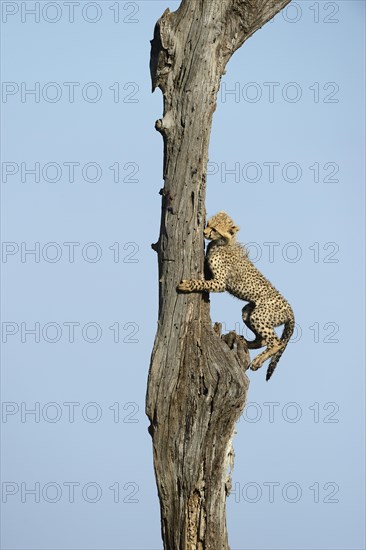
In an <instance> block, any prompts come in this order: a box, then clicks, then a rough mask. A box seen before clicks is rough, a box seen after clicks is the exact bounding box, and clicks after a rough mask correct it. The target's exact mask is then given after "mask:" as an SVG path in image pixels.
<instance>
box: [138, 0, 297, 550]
mask: <svg viewBox="0 0 366 550" xmlns="http://www.w3.org/2000/svg"><path fill="white" fill-rule="evenodd" d="M289 1H290V0H183V1H182V3H181V5H180V7H179V8H178V10H177V11H176V12H174V13H170V11H169V10H166V11H165V12H164V14H163V15H162V17H161V18H160V19H159V21H158V22H157V24H156V27H155V31H154V39H153V41H152V48H151V62H150V68H151V76H152V84H153V90H154V89H155V88H156V87H159V88H160V89H161V90H162V92H163V95H164V115H163V118H162V119H161V120H158V121H157V122H156V128H157V130H159V131H160V132H161V134H162V136H163V140H164V174H163V176H164V188H163V189H162V190H161V194H162V214H161V227H160V236H159V240H158V242H157V243H156V244H155V245H153V248H154V250H156V251H157V252H158V263H159V320H158V330H157V334H156V338H155V343H154V348H153V351H152V357H151V365H150V372H149V380H148V390H147V396H146V413H147V415H148V417H149V419H150V423H151V424H150V428H149V431H150V434H151V436H152V440H153V452H154V468H155V476H156V482H157V487H158V495H159V501H160V509H161V528H162V537H163V541H164V548H165V549H166V550H196V549H199V550H203V549H205V550H208V549H210V550H227V549H228V541H227V529H226V515H225V503H226V495H227V493H228V491H229V489H230V481H231V476H230V470H231V467H232V463H233V450H232V437H233V433H234V427H235V422H236V420H237V419H238V417H239V416H240V414H241V412H242V410H243V408H244V404H245V399H246V393H247V388H248V378H247V376H246V375H245V369H246V367H247V365H248V362H249V356H248V352H247V350H246V349H245V347H244V346H243V344H242V341H241V340H240V339H238V337H237V336H236V335H235V333H234V334H232V333H231V335H230V334H229V335H227V336H225V339H222V338H220V337H219V335H218V334H217V330H213V328H212V323H211V319H210V311H209V299H208V296H207V295H205V294H203V295H200V294H189V295H187V294H178V293H177V292H176V286H177V284H178V283H179V282H180V280H181V279H189V278H197V276H198V277H199V276H202V274H203V269H204V243H203V228H204V223H205V215H206V212H205V192H206V166H207V160H208V144H209V138H210V131H211V124H212V115H213V112H214V111H215V108H216V96H217V91H218V89H219V85H220V79H221V76H222V74H223V73H224V70H225V66H226V64H227V62H228V60H229V59H230V57H231V55H232V54H233V53H234V52H235V50H236V49H238V48H239V47H240V46H241V45H242V44H243V43H244V41H245V40H246V39H247V38H249V37H250V36H251V35H252V34H253V33H254V32H255V31H256V30H258V29H259V28H260V27H261V26H262V25H264V24H265V23H266V22H267V21H269V20H270V19H271V18H272V17H273V16H274V15H275V14H276V13H277V12H278V11H279V10H280V9H282V8H283V7H284V6H285V5H286V4H288V3H289ZM243 124H244V121H243ZM243 135H245V134H244V133H243ZM219 209H220V205H218V210H219ZM239 310H240V306H239ZM239 310H238V318H240V311H239Z"/></svg>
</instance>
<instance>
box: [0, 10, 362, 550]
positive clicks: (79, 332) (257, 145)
mask: <svg viewBox="0 0 366 550" xmlns="http://www.w3.org/2000/svg"><path fill="white" fill-rule="evenodd" d="M177 5H178V3H177V2H172V1H167V0H165V1H159V2H158V1H143V2H127V1H126V2H122V1H121V2H112V1H103V2H85V1H82V2H80V3H79V4H77V3H75V4H73V5H70V3H66V2H44V1H41V2H39V3H35V2H5V1H3V2H1V7H2V17H3V22H2V80H3V95H2V105H1V106H2V114H3V122H2V132H3V137H4V138H5V140H3V141H2V163H3V164H2V170H3V171H2V198H3V201H2V204H3V211H2V239H3V254H2V273H3V276H2V279H3V286H4V288H5V289H6V290H4V292H3V296H2V322H3V325H2V329H3V331H2V338H3V353H2V358H3V367H2V399H3V415H2V424H1V427H2V471H1V473H2V482H3V485H2V493H3V497H2V498H3V504H2V519H3V525H2V545H3V548H5V549H8V550H16V549H23V550H30V549H32V550H41V549H44V550H46V549H48V550H56V549H68V550H71V549H72V550H81V549H85V550H86V549H88V550H89V549H90V550H95V549H107V548H108V549H111V550H112V549H113V550H114V549H124V550H138V549H139V550H155V549H160V548H161V547H162V543H161V538H160V523H159V504H158V499H157V495H156V488H155V480H154V475H153V467H152V452H151V441H150V437H149V435H148V433H147V426H148V422H147V419H146V417H145V415H144V399H145V389H146V379H147V373H148V366H149V358H150V352H151V348H152V344H153V339H154V336H155V330H156V319H157V265H156V255H155V253H154V252H153V251H152V250H151V248H150V244H151V243H152V242H155V241H156V239H157V237H158V232H159V220H160V196H159V194H158V191H159V189H160V188H161V186H162V140H161V137H160V135H159V134H158V133H157V132H156V131H155V130H154V122H155V120H156V119H157V118H159V117H160V116H161V113H162V96H161V93H160V91H159V90H158V91H157V92H156V93H155V94H154V95H151V92H150V75H149V50H150V44H149V40H150V39H151V37H152V32H153V28H154V24H155V22H156V20H157V19H158V18H159V17H160V15H161V14H162V13H163V11H164V9H165V8H166V7H167V6H169V7H170V8H171V10H174V9H175V8H176V7H177ZM32 9H33V10H34V9H35V10H36V11H35V12H34V13H33V14H32V13H30V12H29V10H32ZM37 10H38V11H37ZM36 19H37V21H38V22H37V21H36ZM32 89H33V90H34V92H33V93H31V92H30V91H31V90H32ZM363 96H364V3H363V2H362V1H352V0H349V1H347V2H345V1H337V2H323V1H321V2H317V1H315V2H312V1H311V2H310V1H299V2H295V3H293V4H292V5H290V7H289V8H288V9H287V10H286V12H284V14H283V15H282V14H280V15H278V16H277V17H276V18H275V19H274V21H273V22H271V23H268V24H267V25H266V26H265V27H263V28H262V29H261V30H260V31H258V32H257V33H256V34H255V35H254V36H253V37H252V38H251V39H250V40H249V41H248V42H247V43H246V44H245V45H244V46H243V47H242V48H241V50H239V51H238V52H236V54H235V55H234V57H233V58H232V60H231V61H230V63H229V65H228V67H227V74H226V75H225V77H224V78H223V87H222V91H221V93H220V95H219V100H218V105H217V111H216V113H215V115H214V123H213V130H212V139H211V145H210V165H209V170H210V176H209V177H208V190H207V211H208V214H210V215H211V214H214V213H215V212H217V211H218V210H223V209H224V210H226V211H227V212H228V213H229V214H230V215H231V216H232V217H233V219H234V220H235V222H236V223H237V224H238V225H239V226H240V227H241V231H240V233H239V239H240V240H241V241H242V242H244V243H249V249H250V251H251V254H252V258H253V260H255V261H256V265H257V266H258V267H259V268H260V269H261V270H262V271H263V273H264V274H265V275H266V276H267V277H268V278H269V279H270V280H271V281H272V282H273V284H275V286H276V287H277V288H278V289H279V290H280V291H281V292H282V293H283V294H284V295H285V296H286V298H287V299H288V300H289V301H290V303H291V304H292V306H293V309H294V311H295V315H296V322H297V329H296V333H295V335H294V341H293V342H292V343H291V344H289V347H288V349H287V350H286V352H285V354H284V355H283V357H282V359H281V361H280V363H279V365H278V367H277V370H276V372H275V374H274V376H273V377H272V379H271V381H270V383H266V382H265V369H261V370H260V371H258V372H256V373H250V374H249V376H250V380H251V385H250V390H249V404H248V406H247V409H246V412H245V415H244V418H242V419H241V421H240V422H239V423H238V427H237V435H236V437H235V440H234V445H235V453H236V459H235V469H234V475H233V488H234V490H235V492H234V494H232V495H231V496H230V498H229V499H228V501H227V503H228V504H227V508H228V527H229V539H230V544H231V548H232V549H233V550H245V549H250V550H277V549H292V550H346V549H347V550H361V549H363V548H365V540H364V532H363V518H364V501H363V488H364V466H363V464H364V420H363V419H364V391H365V383H364V382H365V365H364V356H363V351H364V344H363V342H364V334H365V327H364V291H363V278H364V271H363V254H364V161H363V157H364V148H365V141H364V115H365V113H364V106H363ZM32 169H33V173H32ZM22 243H23V244H22ZM65 243H66V244H65ZM32 249H33V250H34V253H33V254H32V253H29V251H30V250H32ZM27 251H28V253H27ZM211 303H212V319H213V321H216V320H217V321H222V322H225V323H226V326H227V328H228V329H231V328H237V330H241V331H242V330H243V327H242V324H241V307H242V304H241V303H239V302H238V301H237V300H235V299H233V298H232V297H231V296H229V295H226V294H225V295H214V296H212V299H211ZM32 329H33V333H31V332H29V331H32ZM31 409H33V410H34V411H35V413H33V414H32V413H27V411H29V410H31ZM32 490H33V493H32V492H31V491H32Z"/></svg>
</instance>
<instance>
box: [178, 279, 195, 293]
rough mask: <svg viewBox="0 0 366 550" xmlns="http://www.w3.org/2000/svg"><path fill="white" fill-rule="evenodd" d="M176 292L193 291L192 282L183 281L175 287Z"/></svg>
mask: <svg viewBox="0 0 366 550" xmlns="http://www.w3.org/2000/svg"><path fill="white" fill-rule="evenodd" d="M177 290H179V291H180V292H192V290H193V281H189V280H187V279H183V281H181V282H180V283H179V285H178V286H177Z"/></svg>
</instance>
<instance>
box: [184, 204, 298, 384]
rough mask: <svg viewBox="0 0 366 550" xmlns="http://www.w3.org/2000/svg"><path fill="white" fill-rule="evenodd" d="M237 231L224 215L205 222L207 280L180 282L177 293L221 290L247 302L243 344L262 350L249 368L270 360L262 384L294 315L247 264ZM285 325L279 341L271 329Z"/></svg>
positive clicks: (290, 330) (285, 341)
mask: <svg viewBox="0 0 366 550" xmlns="http://www.w3.org/2000/svg"><path fill="white" fill-rule="evenodd" d="M238 231H239V227H238V226H237V225H235V224H234V222H233V221H232V219H231V218H230V217H229V216H228V215H227V214H226V213H225V212H219V213H218V214H216V215H215V216H213V217H212V218H210V219H209V220H208V222H207V226H206V228H205V229H204V236H205V238H206V239H208V240H210V241H211V242H210V243H209V245H208V247H207V254H206V260H207V264H208V267H209V268H210V271H211V274H212V279H210V280H183V281H181V283H180V284H179V285H178V287H177V289H178V290H179V291H181V292H224V291H225V290H226V291H227V292H229V293H230V294H232V295H233V296H236V297H237V298H240V299H241V300H245V301H246V302H249V303H248V304H247V305H246V306H244V307H243V309H242V318H243V321H244V323H245V324H246V326H247V327H248V328H249V329H250V330H251V331H252V332H253V333H254V334H255V339H254V340H252V341H247V344H248V348H249V349H258V348H262V347H264V346H266V348H267V349H266V350H265V351H262V353H260V354H259V355H258V356H257V357H256V358H255V359H254V360H253V361H252V362H251V364H250V368H251V369H252V370H257V369H259V368H260V367H261V366H262V365H263V363H264V362H265V361H266V360H267V359H269V358H271V361H270V363H269V367H268V369H267V376H266V380H269V379H270V377H271V376H272V374H273V371H274V369H275V368H276V365H277V363H278V361H279V359H280V357H281V355H282V354H283V352H284V350H285V348H286V346H287V344H288V342H289V340H290V338H291V335H292V333H293V331H294V324H295V320H294V314H293V312H292V309H291V306H290V305H289V303H288V302H287V301H286V300H285V298H283V297H282V296H281V294H280V293H279V292H278V290H276V289H275V287H274V286H273V285H272V284H271V283H270V282H269V281H268V280H267V279H266V278H265V277H264V276H263V275H262V274H261V273H260V271H259V270H258V269H257V268H256V267H255V265H254V264H253V263H252V262H251V261H250V260H249V258H248V254H247V251H246V250H245V248H244V246H243V245H241V244H239V243H237V242H236V233H237V232H238ZM280 325H285V327H284V330H283V333H282V336H281V338H279V337H278V336H277V334H276V332H275V331H274V327H278V326H280Z"/></svg>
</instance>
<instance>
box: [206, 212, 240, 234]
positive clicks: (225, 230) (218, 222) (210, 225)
mask: <svg viewBox="0 0 366 550" xmlns="http://www.w3.org/2000/svg"><path fill="white" fill-rule="evenodd" d="M239 229H240V228H239V227H238V226H237V225H235V224H234V222H233V220H232V219H231V218H230V217H229V216H228V215H227V214H226V212H223V211H222V212H219V213H218V214H215V216H212V218H210V219H209V220H208V222H207V225H206V227H205V229H204V230H203V234H204V236H205V238H206V239H209V240H212V241H216V240H218V239H225V241H231V240H235V234H236V233H237V232H238V231H239Z"/></svg>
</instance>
